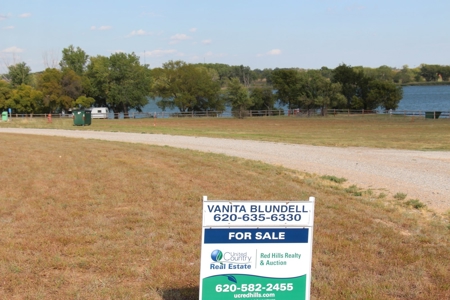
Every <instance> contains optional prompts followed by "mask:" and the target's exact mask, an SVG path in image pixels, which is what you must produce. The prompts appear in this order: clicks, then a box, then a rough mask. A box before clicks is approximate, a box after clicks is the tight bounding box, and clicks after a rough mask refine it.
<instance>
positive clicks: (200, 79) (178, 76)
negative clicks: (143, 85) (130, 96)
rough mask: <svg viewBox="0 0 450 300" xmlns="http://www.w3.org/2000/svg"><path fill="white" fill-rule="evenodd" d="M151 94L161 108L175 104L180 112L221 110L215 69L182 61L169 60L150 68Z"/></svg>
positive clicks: (222, 107) (221, 103) (171, 106)
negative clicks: (151, 76)
mask: <svg viewBox="0 0 450 300" xmlns="http://www.w3.org/2000/svg"><path fill="white" fill-rule="evenodd" d="M152 74H153V77H154V81H153V86H152V89H153V96H155V97H160V98H161V100H160V101H159V102H158V103H157V104H158V106H159V107H160V108H162V109H165V108H166V107H170V108H174V107H177V108H178V109H179V110H180V111H181V112H187V111H206V110H219V111H222V110H224V108H225V107H224V103H223V100H222V99H221V98H220V82H219V75H218V72H217V71H215V70H211V69H207V68H205V67H203V66H199V65H192V64H187V63H185V62H183V61H169V62H167V63H165V64H163V67H162V68H159V69H154V70H153V73H152Z"/></svg>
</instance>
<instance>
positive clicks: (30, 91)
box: [6, 84, 43, 114]
mask: <svg viewBox="0 0 450 300" xmlns="http://www.w3.org/2000/svg"><path fill="white" fill-rule="evenodd" d="M42 100H43V95H42V92H41V91H38V90H36V89H34V88H33V87H31V86H29V85H26V84H21V85H19V86H18V87H17V88H16V89H14V90H12V94H11V98H10V99H8V100H7V101H6V105H7V106H8V107H10V108H12V109H13V110H14V111H15V112H16V113H25V114H30V113H34V112H37V111H38V110H39V109H40V108H42Z"/></svg>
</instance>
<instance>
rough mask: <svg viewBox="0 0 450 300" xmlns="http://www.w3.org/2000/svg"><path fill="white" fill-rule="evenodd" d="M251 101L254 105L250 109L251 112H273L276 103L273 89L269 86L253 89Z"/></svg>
mask: <svg viewBox="0 0 450 300" xmlns="http://www.w3.org/2000/svg"><path fill="white" fill-rule="evenodd" d="M250 99H251V100H252V102H253V105H252V106H251V107H249V109H250V110H272V109H274V105H275V101H276V98H275V95H274V94H273V91H272V88H271V87H269V86H265V87H254V88H252V89H251V91H250Z"/></svg>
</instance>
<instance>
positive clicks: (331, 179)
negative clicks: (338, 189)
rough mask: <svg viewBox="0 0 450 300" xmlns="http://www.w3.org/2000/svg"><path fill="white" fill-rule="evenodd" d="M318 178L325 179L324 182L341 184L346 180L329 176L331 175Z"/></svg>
mask: <svg viewBox="0 0 450 300" xmlns="http://www.w3.org/2000/svg"><path fill="white" fill-rule="evenodd" d="M320 178H322V179H325V180H329V181H333V182H336V183H343V182H346V181H347V179H345V178H342V177H336V176H331V175H324V176H322V177H320Z"/></svg>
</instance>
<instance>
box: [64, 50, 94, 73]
mask: <svg viewBox="0 0 450 300" xmlns="http://www.w3.org/2000/svg"><path fill="white" fill-rule="evenodd" d="M88 58H89V55H87V54H86V52H84V51H83V49H81V48H80V47H77V48H76V49H75V48H74V46H73V45H70V46H69V47H67V48H64V49H63V50H62V59H61V62H60V63H59V65H60V66H61V69H62V70H63V71H65V70H66V69H71V70H73V71H74V72H75V73H76V74H77V75H78V76H81V75H83V73H84V71H85V69H86V64H87V62H88Z"/></svg>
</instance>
